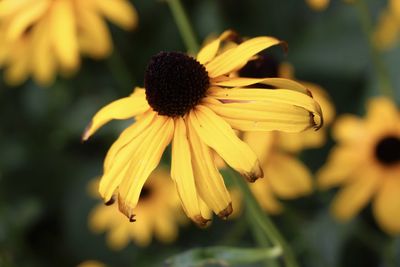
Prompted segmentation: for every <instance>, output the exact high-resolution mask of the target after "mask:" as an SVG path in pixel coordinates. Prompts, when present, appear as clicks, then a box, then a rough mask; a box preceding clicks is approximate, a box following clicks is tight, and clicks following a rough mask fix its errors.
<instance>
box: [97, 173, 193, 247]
mask: <svg viewBox="0 0 400 267" xmlns="http://www.w3.org/2000/svg"><path fill="white" fill-rule="evenodd" d="M96 185H98V183H97V184H96ZM96 191H97V186H96ZM135 212H136V213H137V214H139V218H138V220H137V222H136V223H134V224H132V223H130V222H129V221H128V220H127V219H126V217H125V216H124V215H123V214H122V213H120V212H119V211H118V207H117V206H115V205H112V206H111V207H109V206H106V205H104V204H99V205H97V206H96V207H95V208H94V209H93V210H92V212H91V213H90V215H89V227H90V229H91V230H92V231H94V232H96V233H101V232H107V243H108V245H109V247H110V248H112V249H114V250H119V249H122V248H124V247H125V246H126V245H128V243H129V241H131V240H132V241H133V242H135V243H136V244H137V245H139V246H147V245H149V244H150V242H151V240H152V238H153V236H154V237H156V238H157V239H158V240H160V241H161V242H172V241H174V240H175V239H176V237H177V236H178V227H179V224H182V223H183V222H185V219H186V218H185V217H184V213H183V211H182V208H181V206H180V203H179V197H178V195H177V194H176V191H175V188H174V184H173V182H172V181H171V180H170V178H169V175H168V172H167V171H166V170H164V169H157V170H156V171H154V172H153V173H152V174H151V176H150V178H149V179H148V180H147V181H146V183H145V184H144V186H143V189H142V191H141V194H140V197H139V202H138V204H137V206H136V207H135ZM132 219H133V220H135V218H132Z"/></svg>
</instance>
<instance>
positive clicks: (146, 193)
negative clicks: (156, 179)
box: [139, 185, 153, 200]
mask: <svg viewBox="0 0 400 267" xmlns="http://www.w3.org/2000/svg"><path fill="white" fill-rule="evenodd" d="M152 191H153V189H152V188H151V187H149V186H146V185H145V186H143V188H142V191H140V196H139V199H140V200H145V199H147V198H149V197H150V196H151V194H152Z"/></svg>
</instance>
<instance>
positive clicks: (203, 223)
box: [193, 215, 211, 227]
mask: <svg viewBox="0 0 400 267" xmlns="http://www.w3.org/2000/svg"><path fill="white" fill-rule="evenodd" d="M193 221H194V223H195V224H197V225H198V226H200V227H205V226H207V223H208V222H209V221H211V220H209V219H206V218H204V217H203V216H201V215H196V216H194V218H193Z"/></svg>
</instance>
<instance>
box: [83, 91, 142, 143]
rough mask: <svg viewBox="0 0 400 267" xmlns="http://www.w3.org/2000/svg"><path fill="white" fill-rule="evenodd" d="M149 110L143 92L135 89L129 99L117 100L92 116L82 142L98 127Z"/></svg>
mask: <svg viewBox="0 0 400 267" xmlns="http://www.w3.org/2000/svg"><path fill="white" fill-rule="evenodd" d="M148 109H149V105H148V103H147V101H146V97H145V94H144V90H142V89H136V90H135V92H134V93H133V94H132V95H130V96H129V97H125V98H121V99H118V100H116V101H114V102H111V103H110V104H108V105H107V106H105V107H103V108H102V109H100V110H99V111H98V112H97V113H96V115H94V117H93V119H92V121H91V122H90V124H89V126H88V127H87V128H86V130H85V132H84V133H83V136H82V140H84V141H85V140H87V139H88V138H89V137H90V136H91V135H92V134H94V133H95V132H96V131H97V130H98V129H99V128H100V127H102V126H103V125H104V124H106V123H107V122H109V121H110V120H114V119H116V120H125V119H128V118H132V117H134V116H136V115H138V114H141V113H143V112H145V111H146V110H148Z"/></svg>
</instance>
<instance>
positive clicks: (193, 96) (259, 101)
mask: <svg viewBox="0 0 400 267" xmlns="http://www.w3.org/2000/svg"><path fill="white" fill-rule="evenodd" d="M231 35H232V34H231V32H229V31H228V32H225V33H223V34H222V35H221V36H220V37H219V38H218V39H216V40H214V41H212V42H211V43H209V44H208V45H207V46H205V47H204V48H203V49H201V51H200V52H199V53H198V55H197V57H196V58H193V57H191V56H188V55H186V54H184V53H180V52H161V53H159V54H157V55H155V56H153V57H152V59H151V60H150V63H149V64H148V66H147V70H146V74H145V88H143V89H141V88H137V89H136V90H135V92H134V93H133V94H132V95H131V96H129V97H126V98H122V99H120V100H117V101H115V102H113V103H111V104H109V105H107V106H106V107H104V108H102V109H101V110H100V111H99V112H98V113H97V114H96V115H95V116H94V118H93V119H92V122H91V124H90V125H89V127H88V128H87V130H86V131H85V133H84V135H83V139H84V140H86V139H88V138H89V137H90V136H91V135H92V134H93V133H94V132H95V131H96V130H97V129H98V128H100V127H101V126H102V125H104V124H105V123H107V122H108V121H110V120H112V119H127V118H132V117H135V119H136V122H135V123H134V124H133V125H132V126H130V127H129V128H127V129H126V130H125V131H124V132H123V133H122V134H121V135H120V137H119V138H118V140H117V141H116V142H115V143H114V145H113V146H112V147H111V148H110V150H109V152H108V154H107V156H106V159H105V163H104V174H103V177H102V179H101V181H100V186H99V191H100V194H101V196H102V197H103V198H104V200H105V201H106V202H107V201H109V200H110V199H111V198H112V197H113V195H114V194H115V190H116V189H117V188H118V202H119V207H120V210H121V211H122V212H123V213H124V214H125V215H126V216H127V217H129V218H132V217H133V216H134V208H135V207H136V205H137V202H138V199H139V196H140V191H141V189H142V187H143V184H144V183H145V181H146V179H147V178H148V176H149V175H150V173H151V172H152V171H153V170H154V169H155V168H156V166H157V165H158V163H159V161H160V158H161V156H162V154H163V152H164V150H165V148H166V147H167V146H168V144H169V143H170V142H172V162H171V177H172V179H173V180H174V182H175V184H176V188H177V191H178V194H179V196H180V199H181V203H182V205H183V208H184V210H185V212H186V214H187V215H188V216H189V217H190V218H191V219H192V220H194V221H195V222H197V223H199V224H205V223H206V221H207V220H206V219H205V218H204V215H203V214H202V212H201V208H200V207H201V205H202V203H204V204H205V205H206V206H208V207H209V208H210V209H211V210H213V212H215V213H216V214H218V215H219V216H220V217H223V218H225V217H227V216H228V215H229V214H230V213H231V212H232V206H231V199H230V196H229V193H228V191H227V189H226V187H225V184H224V180H223V178H222V176H221V174H220V173H219V172H218V169H217V168H216V166H215V163H214V161H213V156H212V154H211V152H212V151H213V150H214V151H216V152H217V153H218V154H219V155H220V156H221V157H222V158H223V159H224V160H225V161H226V163H227V164H228V165H229V166H231V167H232V168H233V169H235V170H236V171H238V172H239V173H241V174H242V175H243V176H244V177H246V178H247V179H248V180H249V181H255V180H256V179H257V178H259V177H262V176H263V174H262V169H261V166H260V163H259V161H258V159H257V156H256V154H255V153H254V152H253V151H252V150H251V148H250V147H249V146H248V145H247V144H246V143H244V142H243V141H241V140H240V139H239V138H238V137H237V136H236V134H235V132H234V129H236V130H240V131H272V130H281V131H287V132H298V131H303V130H305V129H309V128H315V129H318V128H319V127H321V125H322V114H321V110H320V107H319V105H318V103H317V102H316V101H314V99H313V98H312V96H311V94H310V93H309V91H308V90H307V89H306V88H304V87H303V86H302V85H300V84H298V83H296V82H294V81H290V80H287V79H281V78H244V77H231V74H233V73H236V72H237V71H238V69H239V68H241V67H242V66H244V65H245V64H246V63H247V61H249V60H250V59H251V58H252V57H253V56H254V55H256V54H257V53H259V52H260V51H263V50H264V49H267V48H269V47H271V46H273V45H277V44H280V43H281V42H280V41H279V40H277V39H275V38H272V37H257V38H252V39H249V40H247V41H246V42H243V43H242V44H240V45H237V46H234V47H232V48H230V49H227V50H225V51H224V52H223V53H218V52H219V48H220V44H221V42H222V41H223V40H225V39H227V38H229V37H230V36H231ZM257 83H264V84H269V85H272V86H275V87H276V88H278V89H276V90H264V89H259V88H257V87H255V88H244V87H249V86H251V85H254V84H257Z"/></svg>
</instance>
